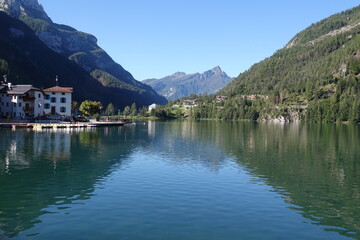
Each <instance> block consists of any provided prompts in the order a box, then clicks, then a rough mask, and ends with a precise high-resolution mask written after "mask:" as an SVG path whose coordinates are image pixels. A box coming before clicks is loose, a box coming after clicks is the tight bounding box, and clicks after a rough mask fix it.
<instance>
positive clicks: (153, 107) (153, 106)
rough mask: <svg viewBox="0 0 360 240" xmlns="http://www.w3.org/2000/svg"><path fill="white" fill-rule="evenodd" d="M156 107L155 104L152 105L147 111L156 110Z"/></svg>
mask: <svg viewBox="0 0 360 240" xmlns="http://www.w3.org/2000/svg"><path fill="white" fill-rule="evenodd" d="M158 106H159V105H157V104H156V103H153V104H151V105H150V106H149V107H148V111H149V112H151V111H152V110H153V109H155V108H157V107H158Z"/></svg>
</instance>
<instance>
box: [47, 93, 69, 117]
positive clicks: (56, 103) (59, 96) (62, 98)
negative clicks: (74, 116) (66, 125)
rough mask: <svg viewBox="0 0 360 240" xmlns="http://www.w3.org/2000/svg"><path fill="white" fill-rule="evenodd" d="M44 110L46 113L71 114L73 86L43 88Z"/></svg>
mask: <svg viewBox="0 0 360 240" xmlns="http://www.w3.org/2000/svg"><path fill="white" fill-rule="evenodd" d="M43 91H44V93H45V94H46V95H45V98H44V112H45V114H46V115H61V116H67V117H70V116H71V103H72V93H73V92H74V91H73V88H71V87H59V86H55V87H51V88H47V89H44V90H43Z"/></svg>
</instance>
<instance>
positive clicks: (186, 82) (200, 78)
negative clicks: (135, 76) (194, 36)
mask: <svg viewBox="0 0 360 240" xmlns="http://www.w3.org/2000/svg"><path fill="white" fill-rule="evenodd" d="M232 80H233V78H231V77H229V76H228V75H227V74H226V73H225V72H224V71H222V70H221V68H220V67H219V66H217V67H214V68H212V69H210V70H208V71H206V72H203V73H193V74H186V73H184V72H176V73H174V74H172V75H170V76H166V77H164V78H161V79H146V80H144V81H143V83H145V84H148V85H150V86H151V87H152V88H153V89H154V90H155V91H156V92H157V93H159V94H160V95H162V96H164V97H166V98H167V99H168V100H176V99H179V98H182V97H187V96H189V95H191V94H198V95H202V94H205V93H208V94H213V93H216V92H217V91H219V90H220V89H222V88H223V87H225V86H226V85H227V84H228V83H229V82H231V81H232Z"/></svg>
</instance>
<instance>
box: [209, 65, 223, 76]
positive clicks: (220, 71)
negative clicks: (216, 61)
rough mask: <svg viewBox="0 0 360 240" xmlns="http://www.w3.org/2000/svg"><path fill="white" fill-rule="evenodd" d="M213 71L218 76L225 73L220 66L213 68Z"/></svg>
mask: <svg viewBox="0 0 360 240" xmlns="http://www.w3.org/2000/svg"><path fill="white" fill-rule="evenodd" d="M211 71H213V72H214V73H216V74H219V73H223V71H222V70H221V68H220V67H219V66H216V67H214V68H212V69H211Z"/></svg>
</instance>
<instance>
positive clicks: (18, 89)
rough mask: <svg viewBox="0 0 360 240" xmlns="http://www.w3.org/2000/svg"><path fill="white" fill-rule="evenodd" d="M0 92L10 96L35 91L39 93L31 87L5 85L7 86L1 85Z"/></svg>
mask: <svg viewBox="0 0 360 240" xmlns="http://www.w3.org/2000/svg"><path fill="white" fill-rule="evenodd" d="M0 90H2V92H6V93H7V94H10V95H21V94H25V93H27V92H29V91H30V90H37V91H41V90H40V89H38V88H35V87H33V86H32V85H10V87H9V85H7V84H3V85H2V86H1V87H0Z"/></svg>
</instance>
